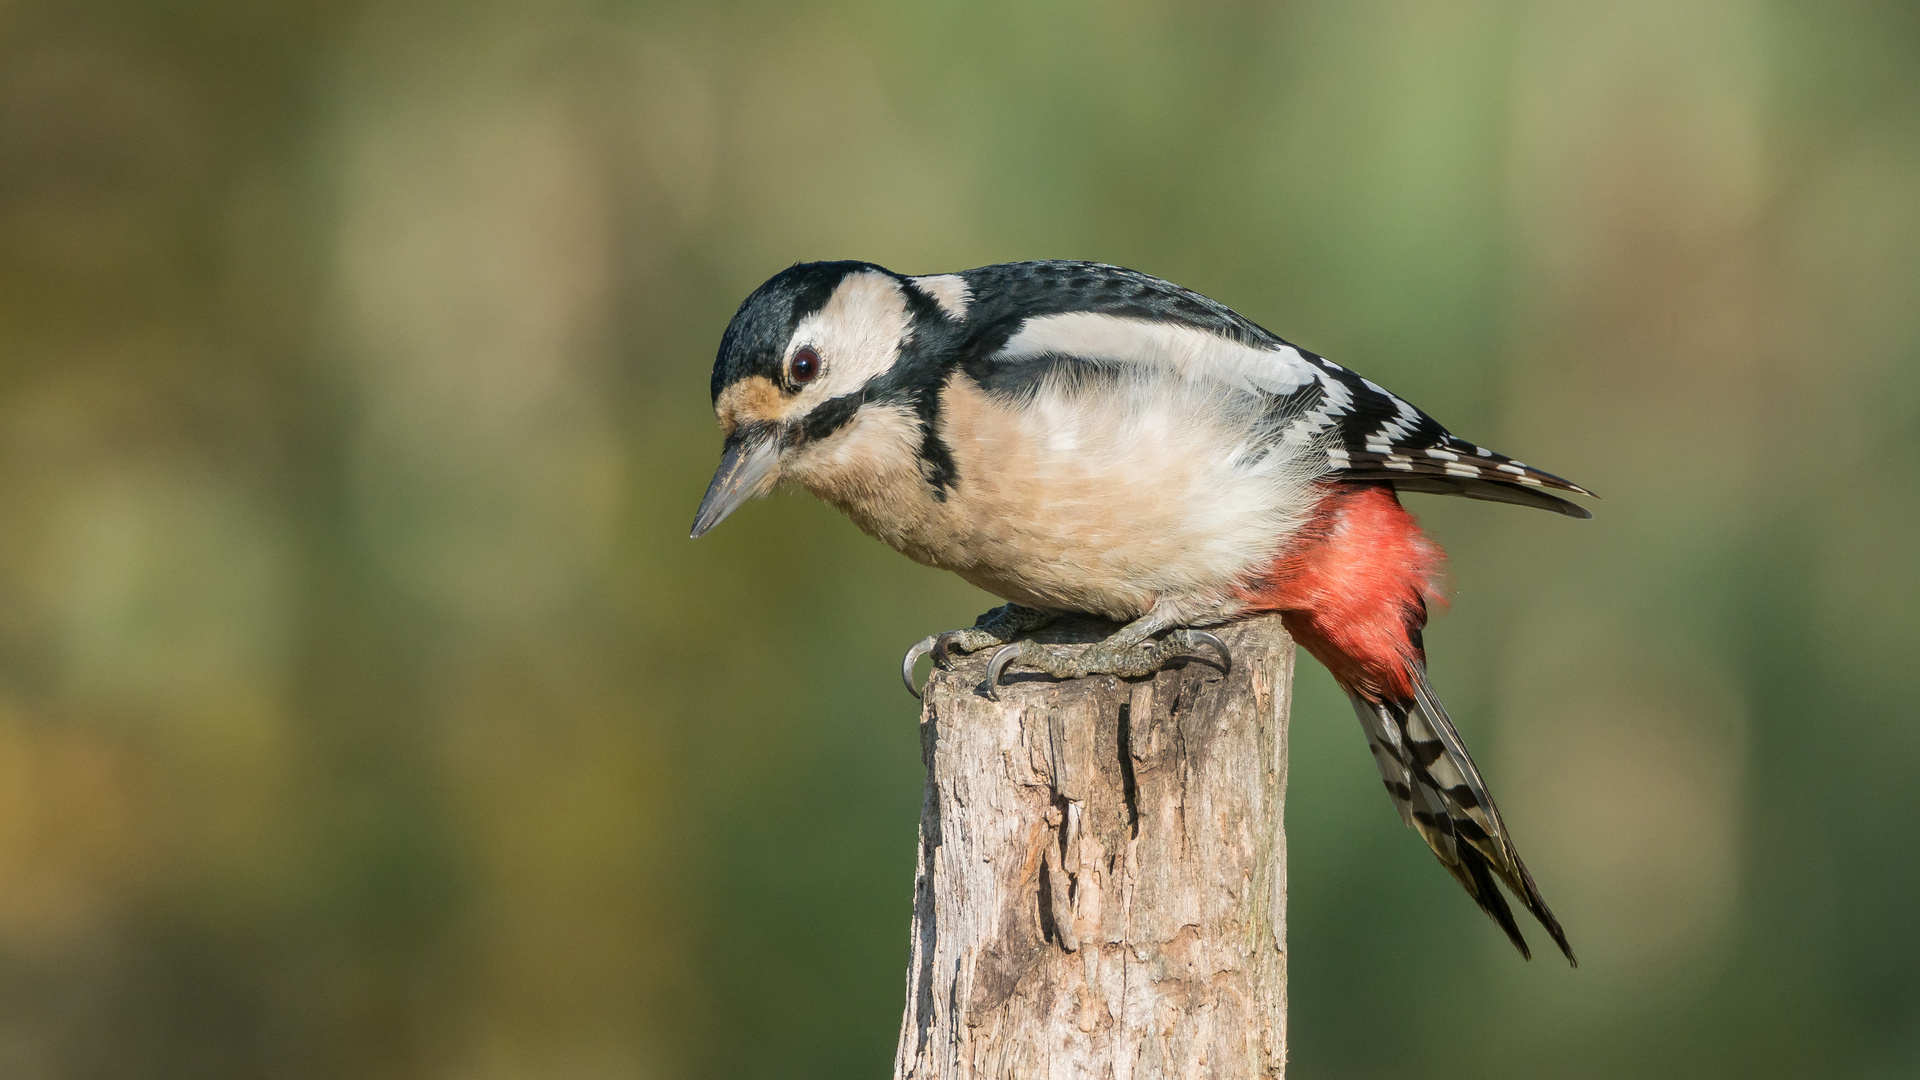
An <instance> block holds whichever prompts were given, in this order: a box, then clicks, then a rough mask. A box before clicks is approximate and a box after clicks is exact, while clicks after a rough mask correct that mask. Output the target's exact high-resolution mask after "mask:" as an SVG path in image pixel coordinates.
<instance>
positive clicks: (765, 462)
mask: <svg viewBox="0 0 1920 1080" xmlns="http://www.w3.org/2000/svg"><path fill="white" fill-rule="evenodd" d="M779 463H780V447H779V443H778V440H776V439H775V438H774V437H773V433H772V432H769V431H765V430H760V431H749V430H748V429H745V428H742V429H741V430H739V431H736V432H735V433H734V434H733V435H732V436H731V437H729V438H728V439H727V447H726V452H725V453H724V454H722V455H721V457H720V467H719V468H718V469H715V470H714V473H713V482H712V483H710V484H708V485H707V497H706V498H704V499H701V500H700V512H699V513H698V514H696V515H695V516H694V519H693V532H692V534H691V535H692V537H693V538H694V539H696V540H697V539H699V538H700V537H702V536H704V535H706V534H707V532H708V531H709V530H711V529H712V528H713V527H714V526H715V525H718V524H720V523H721V522H722V521H725V520H726V517H727V515H728V514H731V513H733V512H734V511H735V510H738V509H740V504H742V503H744V502H746V501H747V500H748V499H751V498H753V497H754V496H755V495H759V494H762V493H763V492H765V491H766V489H767V488H768V487H770V486H772V481H773V478H774V472H775V468H776V466H778V465H779Z"/></svg>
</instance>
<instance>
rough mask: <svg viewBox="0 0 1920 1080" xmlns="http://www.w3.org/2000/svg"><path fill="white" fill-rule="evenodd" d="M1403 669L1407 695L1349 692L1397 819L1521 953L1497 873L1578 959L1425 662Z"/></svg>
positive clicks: (1525, 952) (1525, 951)
mask: <svg viewBox="0 0 1920 1080" xmlns="http://www.w3.org/2000/svg"><path fill="white" fill-rule="evenodd" d="M1410 673H1411V675H1412V677H1413V685H1414V696H1413V698H1412V699H1410V700H1401V701H1378V702H1376V701H1368V700H1366V699H1365V698H1362V697H1360V696H1358V695H1349V696H1350V697H1351V698H1352V701H1353V707H1354V712H1355V714H1356V715H1358V716H1359V718H1360V724H1361V726H1362V727H1363V728H1365V729H1366V732H1367V741H1368V743H1369V744H1371V746H1372V749H1373V756H1374V763H1375V764H1376V765H1377V766H1378V767H1379V769H1380V775H1381V779H1382V780H1384V781H1385V782H1386V786H1387V792H1388V794H1389V795H1391V796H1392V797H1393V800H1394V803H1395V806H1396V808H1397V809H1398V810H1399V811H1400V816H1401V819H1402V820H1404V821H1405V822H1406V823H1407V824H1408V825H1411V826H1413V827H1414V829H1415V830H1417V831H1418V832H1419V833H1420V835H1421V838H1422V839H1424V840H1425V841H1426V842H1427V846H1428V847H1429V848H1431V849H1432V850H1433V853H1434V856H1435V857H1436V858H1438V859H1439V860H1440V864H1441V865H1442V866H1444V867H1446V868H1447V871H1448V872H1449V873H1451V874H1452V875H1453V877H1454V878H1455V880H1457V881H1459V882H1460V885H1461V887H1462V888H1464V889H1466V891H1467V893H1468V895H1470V896H1472V897H1473V899H1474V902H1475V903H1476V904H1478V905H1479V906H1480V909H1481V910H1482V911H1485V912H1486V913H1487V915H1488V917H1489V918H1491V919H1493V921H1494V922H1495V923H1496V924H1498V925H1499V927H1500V929H1501V930H1503V931H1505V932H1506V935H1507V937H1508V939H1509V940H1511V941H1512V942H1513V944H1514V947H1515V948H1517V949H1519V950H1520V955H1521V956H1523V957H1526V958H1528V959H1532V951H1531V950H1530V949H1529V948H1528V947H1527V942H1526V938H1525V937H1523V936H1522V935H1521V933H1520V927H1519V926H1518V924H1517V922H1516V921H1515V919H1514V916H1513V910H1512V908H1511V907H1509V906H1508V904H1507V900H1506V897H1505V896H1504V895H1502V894H1501V891H1500V887H1499V885H1496V884H1495V879H1496V878H1498V879H1499V881H1501V882H1503V883H1505V885H1506V886H1507V888H1508V889H1509V890H1510V891H1511V892H1512V893H1513V895H1514V897H1515V898H1516V899H1518V900H1519V901H1520V903H1521V905H1522V906H1523V907H1525V908H1526V909H1527V911H1529V912H1531V913H1532V914H1533V917H1534V918H1535V919H1538V920H1539V921H1540V925H1541V926H1543V927H1545V928H1546V931H1547V934H1548V935H1549V936H1551V937H1552V938H1553V941H1554V944H1556V945H1558V946H1559V947H1560V951H1561V953H1562V954H1564V955H1565V956H1566V958H1567V963H1569V964H1571V965H1573V966H1575V967H1578V966H1579V962H1578V961H1577V960H1575V959H1574V955H1573V949H1572V947H1571V946H1570V945H1568V944H1567V937H1566V933H1565V932H1564V931H1563V930H1562V929H1561V928H1560V921H1559V920H1558V919H1556V918H1554V915H1553V912H1552V911H1551V910H1550V909H1549V908H1548V907H1547V902H1546V900H1545V899H1544V898H1543V897H1541V895H1540V890H1539V888H1538V887H1537V886H1535V885H1534V883H1533V875H1532V874H1531V873H1530V872H1528V870H1527V865H1526V863H1525V862H1523V861H1522V860H1521V858H1520V853H1519V851H1518V850H1516V849H1515V848H1514V846H1513V841H1512V839H1511V838H1510V837H1509V835H1508V833H1507V828H1506V825H1505V823H1504V822H1502V821H1501V819H1500V810H1499V808H1498V807H1496V806H1495V805H1494V802H1493V796H1492V795H1490V794H1489V793H1488V792H1487V787H1486V782H1485V781H1484V780H1483V779H1481V776H1480V770H1479V769H1478V768H1477V767H1476V766H1475V765H1474V763H1473V758H1472V756H1471V755H1469V754H1468V753H1467V748H1466V744H1465V743H1463V742H1462V741H1461V739H1460V733H1459V732H1458V731H1457V730H1455V729H1454V726H1453V721H1452V720H1451V719H1450V718H1449V717H1448V716H1447V712H1446V709H1445V708H1443V707H1442V706H1441V704H1440V699H1439V698H1438V697H1437V696H1436V695H1435V694H1434V692H1433V687H1432V686H1431V685H1430V684H1429V683H1428V682H1427V673H1426V670H1425V668H1424V667H1423V666H1422V665H1419V664H1414V665H1411V667H1410Z"/></svg>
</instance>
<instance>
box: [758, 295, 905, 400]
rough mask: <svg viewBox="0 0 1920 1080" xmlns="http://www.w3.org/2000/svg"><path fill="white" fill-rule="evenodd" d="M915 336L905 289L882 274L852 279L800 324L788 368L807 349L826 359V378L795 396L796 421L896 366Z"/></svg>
mask: <svg viewBox="0 0 1920 1080" xmlns="http://www.w3.org/2000/svg"><path fill="white" fill-rule="evenodd" d="M911 333H912V322H911V320H910V319H909V318H908V317H907V297H906V292H905V290H904V289H902V288H901V286H900V283H899V282H898V281H895V280H894V279H893V278H891V277H888V276H887V275H885V274H882V273H880V272H879V271H876V270H862V271H860V272H859V273H856V274H848V275H847V276H846V277H845V278H842V279H841V281H840V284H839V285H838V286H837V287H835V288H834V290H833V295H832V296H830V297H828V298H827V302H826V303H825V304H824V305H822V306H821V308H820V310H819V311H816V312H814V313H813V314H811V315H809V316H807V317H806V318H804V319H802V320H800V325H798V326H796V327H794V328H793V338H792V340H790V341H788V342H787V352H786V356H784V357H783V358H782V363H786V362H788V361H791V360H792V359H793V354H794V352H795V351H796V350H798V349H799V348H800V347H801V346H803V345H810V346H812V347H813V350H814V351H815V352H817V353H819V354H820V360H821V363H822V369H821V373H820V377H819V378H817V379H815V380H814V381H813V382H811V383H808V384H807V385H806V386H805V387H804V388H802V389H801V391H800V392H799V393H798V394H796V395H794V401H793V407H792V409H791V411H790V415H794V416H802V415H805V414H806V413H807V412H808V411H809V410H811V409H812V408H813V407H814V406H815V405H818V404H820V403H821V402H823V401H826V400H828V399H829V398H836V397H840V396H841V395H843V394H851V393H853V392H854V391H856V390H858V389H860V388H861V387H863V386H865V385H866V384H867V380H868V379H871V378H873V377H874V376H875V375H878V374H880V373H882V372H884V371H886V370H887V369H888V368H890V367H892V366H893V362H894V359H895V358H896V357H898V356H899V355H900V346H901V344H902V343H904V342H905V341H906V340H907V337H908V336H909V335H910V334H911Z"/></svg>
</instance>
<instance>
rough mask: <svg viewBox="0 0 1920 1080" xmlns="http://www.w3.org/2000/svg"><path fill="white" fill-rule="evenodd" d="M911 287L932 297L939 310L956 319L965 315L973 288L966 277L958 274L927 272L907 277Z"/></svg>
mask: <svg viewBox="0 0 1920 1080" xmlns="http://www.w3.org/2000/svg"><path fill="white" fill-rule="evenodd" d="M907 280H908V281H911V282H913V287H914V288H916V289H919V290H920V291H921V292H923V293H926V294H927V295H928V296H931V297H933V302H934V303H936V304H939V305H940V310H941V311H944V312H946V313H947V317H948V318H950V319H953V320H955V321H958V320H960V319H964V318H966V317H967V305H968V304H969V303H971V302H972V300H973V289H972V288H970V287H968V285H967V279H965V278H963V277H961V276H960V275H959V274H929V275H928V276H926V277H917V278H908V279H907Z"/></svg>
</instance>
